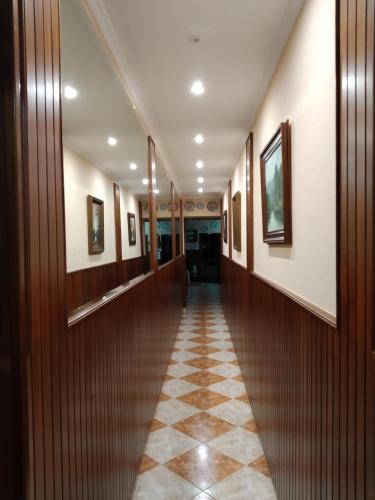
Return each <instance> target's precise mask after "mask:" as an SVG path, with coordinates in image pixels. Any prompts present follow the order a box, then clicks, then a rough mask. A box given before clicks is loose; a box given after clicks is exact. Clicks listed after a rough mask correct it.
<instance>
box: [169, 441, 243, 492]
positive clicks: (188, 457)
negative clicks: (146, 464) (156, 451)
mask: <svg viewBox="0 0 375 500" xmlns="http://www.w3.org/2000/svg"><path fill="white" fill-rule="evenodd" d="M166 467H167V468H168V469H170V470H172V471H173V472H175V473H176V474H178V475H179V476H181V477H183V478H184V479H186V481H189V482H190V483H192V484H194V485H195V486H197V487H198V488H201V489H203V490H204V489H206V488H209V487H210V486H211V485H213V484H215V483H217V482H218V481H220V480H222V479H225V478H226V477H228V476H229V475H230V474H233V472H235V471H237V470H239V469H241V468H242V466H241V464H240V463H239V462H237V461H236V460H233V459H231V458H229V457H227V456H225V455H223V454H222V453H220V452H217V451H216V450H213V449H211V448H209V447H208V446H205V445H204V444H202V445H201V446H199V447H197V448H194V449H193V450H191V451H189V452H187V453H185V454H184V455H181V456H179V457H177V458H175V459H174V460H171V461H170V462H168V463H167V464H166Z"/></svg>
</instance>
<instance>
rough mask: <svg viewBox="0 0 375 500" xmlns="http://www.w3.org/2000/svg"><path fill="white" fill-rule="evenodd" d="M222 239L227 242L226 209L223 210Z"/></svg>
mask: <svg viewBox="0 0 375 500" xmlns="http://www.w3.org/2000/svg"><path fill="white" fill-rule="evenodd" d="M223 239H224V243H228V211H227V210H224V212H223Z"/></svg>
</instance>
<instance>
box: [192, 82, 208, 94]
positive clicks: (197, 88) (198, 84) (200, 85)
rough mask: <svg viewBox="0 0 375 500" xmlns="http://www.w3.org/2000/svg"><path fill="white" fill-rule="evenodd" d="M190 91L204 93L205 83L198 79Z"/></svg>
mask: <svg viewBox="0 0 375 500" xmlns="http://www.w3.org/2000/svg"><path fill="white" fill-rule="evenodd" d="M190 92H191V93H192V94H194V95H202V94H204V92H205V88H204V86H203V83H202V82H201V81H200V80H196V81H195V82H194V83H193V85H192V86H191V89H190Z"/></svg>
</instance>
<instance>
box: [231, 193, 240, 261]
mask: <svg viewBox="0 0 375 500" xmlns="http://www.w3.org/2000/svg"><path fill="white" fill-rule="evenodd" d="M232 212H233V248H234V249H235V250H237V252H241V193H240V191H237V193H236V194H235V195H234V196H233V198H232Z"/></svg>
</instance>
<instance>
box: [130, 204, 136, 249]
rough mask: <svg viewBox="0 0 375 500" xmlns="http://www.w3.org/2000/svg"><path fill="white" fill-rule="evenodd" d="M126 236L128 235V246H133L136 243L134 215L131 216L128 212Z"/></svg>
mask: <svg viewBox="0 0 375 500" xmlns="http://www.w3.org/2000/svg"><path fill="white" fill-rule="evenodd" d="M128 234H129V245H135V244H136V243H137V232H136V226H135V214H131V213H130V212H128Z"/></svg>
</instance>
